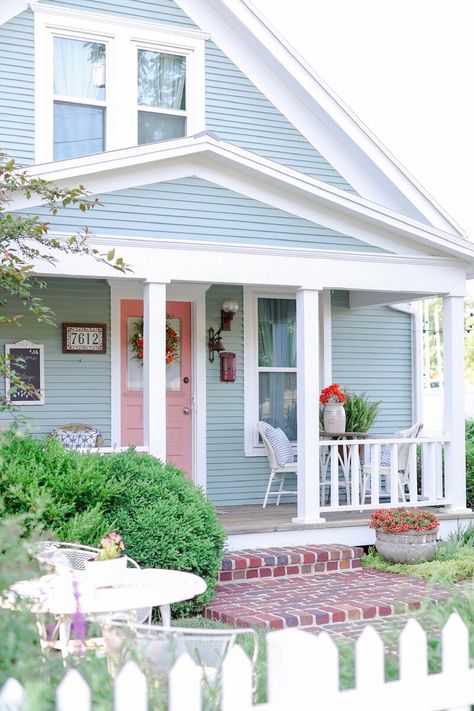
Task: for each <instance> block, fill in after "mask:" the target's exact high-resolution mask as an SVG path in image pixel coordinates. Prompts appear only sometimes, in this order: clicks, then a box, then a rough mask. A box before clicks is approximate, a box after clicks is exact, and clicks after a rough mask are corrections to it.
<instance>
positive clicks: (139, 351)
mask: <svg viewBox="0 0 474 711" xmlns="http://www.w3.org/2000/svg"><path fill="white" fill-rule="evenodd" d="M171 318H173V317H172V316H166V354H165V358H166V365H169V364H170V363H172V362H173V361H174V359H175V358H177V356H178V354H179V336H178V334H177V333H176V331H175V330H174V328H173V327H172V326H171V325H170V324H169V323H168V320H169V319H171ZM129 343H130V345H131V347H132V352H133V357H134V358H136V359H137V360H140V361H142V362H143V320H140V321H137V322H136V324H135V331H134V333H133V336H132V337H131V338H130V341H129Z"/></svg>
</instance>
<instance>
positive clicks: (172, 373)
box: [166, 318, 181, 392]
mask: <svg viewBox="0 0 474 711" xmlns="http://www.w3.org/2000/svg"><path fill="white" fill-rule="evenodd" d="M166 323H167V324H169V325H170V326H171V328H172V329H174V330H175V331H176V333H177V334H178V339H179V342H178V353H177V355H176V357H175V358H174V360H172V361H171V363H168V365H167V366H166V389H167V390H171V391H174V392H179V391H180V390H181V319H180V318H167V319H166Z"/></svg>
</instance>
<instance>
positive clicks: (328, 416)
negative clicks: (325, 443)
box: [319, 383, 346, 433]
mask: <svg viewBox="0 0 474 711" xmlns="http://www.w3.org/2000/svg"><path fill="white" fill-rule="evenodd" d="M319 402H320V403H321V405H322V406H323V426H324V431H325V432H332V433H338V432H345V431H346V429H345V428H346V413H345V412H344V403H345V402H346V396H345V395H344V393H343V392H342V391H341V389H340V385H338V384H337V383H333V384H332V385H329V386H328V387H327V388H323V390H321V395H320V396H319Z"/></svg>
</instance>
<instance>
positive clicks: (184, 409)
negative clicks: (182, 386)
mask: <svg viewBox="0 0 474 711" xmlns="http://www.w3.org/2000/svg"><path fill="white" fill-rule="evenodd" d="M190 414H191V408H190V407H183V415H190Z"/></svg>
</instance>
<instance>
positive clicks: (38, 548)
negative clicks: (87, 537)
mask: <svg viewBox="0 0 474 711" xmlns="http://www.w3.org/2000/svg"><path fill="white" fill-rule="evenodd" d="M30 551H31V554H32V555H33V556H34V557H35V558H36V559H37V560H38V561H39V563H40V564H43V565H44V566H45V567H46V568H47V569H48V570H49V571H50V572H54V573H61V572H64V571H70V570H85V565H84V562H85V561H86V560H90V558H91V557H93V556H94V555H95V554H96V553H97V552H98V551H99V549H98V548H93V547H92V546H83V545H81V544H80V543H69V542H63V541H42V542H40V543H35V544H33V545H32V546H31V548H30ZM126 558H127V566H128V567H129V568H140V566H139V565H138V563H137V562H136V560H134V559H133V558H130V556H126ZM151 612H152V611H151V608H150V607H146V608H142V609H139V610H133V612H132V613H131V614H132V616H133V619H134V620H135V621H137V622H150V620H151ZM114 616H115V617H119V619H122V618H124V619H128V618H129V617H130V611H124V612H123V613H116V614H115V615H114ZM61 624H63V622H62V621H61V620H59V621H57V622H56V623H55V624H53V625H52V626H51V625H50V624H48V617H47V616H46V617H45V616H44V615H37V627H38V631H39V635H40V640H41V647H42V649H43V650H47V649H58V648H59V645H58V639H57V637H58V633H59V629H60V625H61ZM66 636H67V637H69V633H68V634H67V635H66ZM100 643H101V640H95V641H94V644H96V645H100ZM62 651H63V653H64V651H65V650H62Z"/></svg>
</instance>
